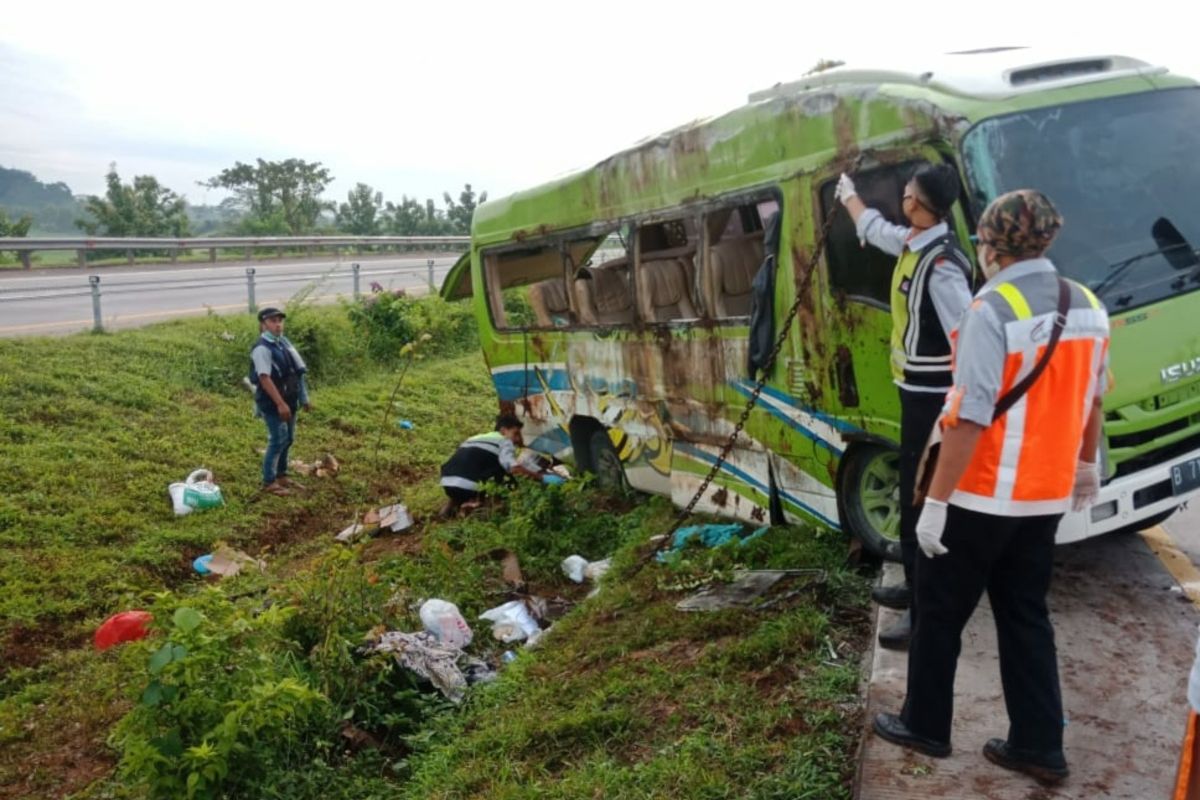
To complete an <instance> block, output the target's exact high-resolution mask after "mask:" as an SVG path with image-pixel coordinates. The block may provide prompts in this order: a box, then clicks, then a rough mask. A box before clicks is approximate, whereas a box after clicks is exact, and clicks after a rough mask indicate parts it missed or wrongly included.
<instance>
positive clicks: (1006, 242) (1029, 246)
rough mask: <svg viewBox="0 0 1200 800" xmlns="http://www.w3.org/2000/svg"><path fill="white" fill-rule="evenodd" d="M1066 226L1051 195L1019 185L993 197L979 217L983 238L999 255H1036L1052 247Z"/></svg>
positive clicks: (1025, 256)
mask: <svg viewBox="0 0 1200 800" xmlns="http://www.w3.org/2000/svg"><path fill="white" fill-rule="evenodd" d="M1062 226H1063V218H1062V215H1061V214H1059V213H1058V209H1056V208H1055V207H1054V204H1053V203H1051V202H1050V198H1048V197H1046V195H1044V194H1042V193H1041V192H1039V191H1037V190H1036V189H1017V190H1016V191H1014V192H1008V193H1007V194H1002V195H1000V196H999V197H997V198H996V199H995V200H993V201H992V202H991V203H990V204H989V205H988V207H987V210H985V211H984V212H983V216H981V217H980V218H979V229H978V234H979V241H980V242H981V243H984V244H987V245H988V246H990V247H991V248H992V249H993V250H995V251H996V253H997V254H999V255H1005V256H1015V257H1018V258H1034V257H1036V256H1040V255H1041V254H1042V253H1045V252H1046V251H1047V250H1049V249H1050V245H1051V244H1052V243H1053V242H1054V237H1055V236H1057V235H1058V232H1059V230H1060V229H1062Z"/></svg>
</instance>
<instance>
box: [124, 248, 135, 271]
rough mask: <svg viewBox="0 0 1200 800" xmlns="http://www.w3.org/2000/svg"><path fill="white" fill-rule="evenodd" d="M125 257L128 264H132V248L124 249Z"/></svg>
mask: <svg viewBox="0 0 1200 800" xmlns="http://www.w3.org/2000/svg"><path fill="white" fill-rule="evenodd" d="M125 259H126V260H127V261H128V262H129V266H131V267H132V266H133V251H132V250H126V251H125Z"/></svg>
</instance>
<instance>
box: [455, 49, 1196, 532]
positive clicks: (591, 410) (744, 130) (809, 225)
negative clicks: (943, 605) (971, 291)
mask: <svg viewBox="0 0 1200 800" xmlns="http://www.w3.org/2000/svg"><path fill="white" fill-rule="evenodd" d="M1197 119H1200V88H1198V87H1197V85H1196V84H1195V83H1194V82H1193V81H1190V80H1187V79H1184V78H1181V77H1177V76H1173V75H1171V74H1168V73H1167V71H1166V70H1164V69H1161V68H1155V67H1153V66H1151V65H1149V64H1146V63H1144V62H1141V61H1137V60H1134V59H1131V58H1126V57H1121V56H1109V55H1106V56H1097V57H1094V58H1082V59H1080V58H1074V59H1039V58H1036V57H1034V56H1033V55H1031V53H1030V52H1029V51H1024V50H1019V49H1012V50H1004V51H989V52H981V53H971V54H956V55H950V56H946V57H944V58H943V59H941V60H940V61H939V62H938V63H937V65H936V68H935V69H933V70H932V71H922V72H917V71H914V72H904V71H863V70H850V69H845V68H839V69H834V70H830V71H827V72H823V73H819V74H816V75H812V76H810V77H807V78H804V79H802V80H800V81H798V82H795V83H791V84H785V85H780V86H776V87H774V88H772V89H770V90H767V91H764V92H761V93H757V94H755V95H752V96H751V98H750V102H749V104H748V105H746V106H744V107H742V108H739V109H737V110H735V111H732V112H730V113H728V114H725V115H724V116H721V117H718V118H715V119H710V120H705V121H701V122H697V123H693V124H690V125H688V126H686V127H683V128H679V129H677V130H672V131H670V132H668V133H665V134H663V135H662V136H659V137H657V138H654V139H650V140H647V141H645V142H643V143H641V144H639V145H637V146H635V147H633V148H631V149H629V150H626V151H624V152H621V153H618V154H617V155H614V156H612V157H611V158H608V159H606V160H605V161H602V162H601V163H599V164H597V165H596V166H595V167H593V168H591V169H587V170H583V171H581V172H578V173H575V174H572V175H569V176H567V177H564V178H561V179H559V180H556V181H554V182H552V183H549V184H546V185H544V186H540V187H537V188H533V189H529V190H527V191H523V192H519V193H517V194H514V195H512V196H509V197H506V198H502V199H497V200H490V201H489V202H487V203H485V204H484V205H482V206H481V207H480V208H479V209H478V210H477V211H476V213H475V218H474V224H473V230H472V243H471V249H470V252H469V253H467V254H466V255H465V256H464V257H463V259H462V260H461V261H460V262H459V263H458V264H457V265H456V266H455V267H454V269H453V270H452V271H451V273H450V274H449V275H448V276H447V279H446V281H445V283H444V285H443V287H442V295H443V297H445V298H447V299H456V298H463V297H466V296H468V295H472V294H473V296H474V304H475V311H476V317H477V319H478V323H479V331H480V338H481V340H482V345H483V352H484V357H485V359H486V361H487V365H488V368H489V369H490V371H491V375H492V379H493V381H494V384H495V387H496V392H497V393H498V395H499V400H500V403H501V405H502V406H503V407H505V408H511V409H512V410H514V411H515V412H516V413H517V414H519V415H520V416H521V417H522V418H523V419H524V420H525V422H526V428H525V432H526V437H525V438H526V441H527V442H528V443H529V444H530V445H531V446H532V447H533V448H534V449H536V450H538V451H541V452H543V453H546V454H548V455H552V456H556V457H559V458H564V459H569V460H573V461H574V463H575V464H576V465H577V466H578V467H580V468H582V469H587V470H591V471H593V472H595V473H597V474H598V475H599V476H600V478H601V479H602V480H604V481H607V482H610V483H614V484H627V485H629V486H631V487H633V488H636V489H639V490H641V491H644V492H654V493H658V494H663V495H667V496H669V497H671V498H672V500H673V501H674V502H675V503H676V504H679V505H683V504H686V503H687V502H688V501H689V500H690V499H691V498H692V496H693V495H694V494H695V492H696V491H697V489H698V488H699V487H700V485H701V482H702V480H703V478H704V476H705V475H706V474H707V473H708V471H709V469H710V467H711V466H712V465H713V464H714V463H715V462H716V460H717V457H718V454H719V453H720V451H721V449H722V446H723V445H724V444H725V442H726V441H727V440H728V439H729V438H730V436H731V434H732V433H733V429H734V425H735V422H736V420H737V419H738V418H739V416H740V415H741V413H742V410H743V408H744V407H745V404H746V402H747V399H748V398H749V396H750V395H751V394H752V392H753V391H754V388H755V385H756V377H757V376H756V375H755V374H754V373H753V372H752V371H751V369H750V367H749V365H748V354H749V350H750V346H749V335H750V325H749V322H750V319H749V315H750V313H751V307H752V300H751V297H752V285H753V283H754V280H755V277H756V275H758V274H759V271H760V270H763V269H766V270H768V271H769V274H765V275H764V276H763V279H764V280H766V279H767V278H771V279H772V281H771V282H770V283H769V295H766V296H770V297H771V298H772V301H773V320H772V324H773V325H774V326H775V331H776V332H778V331H779V330H780V326H781V325H782V322H783V321H784V317H785V315H786V313H787V311H788V310H789V309H790V307H791V306H792V304H793V302H796V301H798V302H799V312H798V315H797V317H796V320H795V323H794V324H793V325H792V326H791V328H790V330H789V331H788V333H787V338H786V341H785V342H784V344H783V347H782V350H781V352H780V353H779V357H778V359H777V360H776V361H775V363H774V364H773V365H772V366H771V368H770V370H769V371H768V372H767V373H766V375H765V379H766V384H765V386H764V388H763V390H762V393H761V396H760V398H759V400H758V402H757V405H756V406H755V408H754V410H753V411H752V413H751V414H750V417H749V419H748V421H747V424H746V426H745V429H744V431H743V432H742V434H741V435H740V436H739V437H738V439H737V441H736V443H735V446H734V447H733V449H732V451H731V453H730V455H729V458H728V460H727V461H726V462H725V463H724V464H723V465H722V467H721V469H720V472H719V473H718V475H717V476H716V478H715V480H714V481H713V483H712V484H711V485H710V486H709V487H708V489H707V490H706V492H705V494H704V496H703V497H702V498H701V499H700V502H699V504H698V505H697V507H696V508H697V510H699V511H704V512H710V513H714V514H719V515H726V516H732V517H736V518H740V519H744V520H747V521H751V522H768V521H769V522H780V521H784V520H786V521H792V522H804V523H812V524H818V525H822V526H826V527H829V528H834V529H840V530H845V531H847V532H848V533H850V534H852V535H854V536H857V537H859V538H860V539H861V540H862V541H863V543H864V544H865V545H866V546H867V547H868V548H869V549H870V550H872V551H874V552H877V553H882V552H884V551H886V550H887V549H889V543H890V542H891V541H892V540H894V539H895V538H896V536H897V526H898V522H899V508H898V503H899V500H898V498H899V492H898V490H897V472H896V446H897V441H898V425H899V408H898V399H897V393H896V388H895V387H894V386H893V384H892V382H891V376H890V373H889V368H888V358H889V347H888V338H889V330H890V318H889V312H888V288H889V281H890V277H891V269H892V264H893V261H894V259H892V257H890V256H885V255H884V254H883V253H881V252H879V251H876V250H874V249H873V248H871V247H870V246H866V247H864V246H862V245H861V244H860V242H859V241H858V240H857V238H856V236H855V233H854V227H853V224H852V223H851V221H850V218H849V216H848V215H847V214H845V213H844V212H843V211H842V210H841V209H840V208H839V206H838V205H837V204H836V203H835V201H834V197H833V191H834V184H835V182H836V180H837V177H838V175H839V173H841V172H842V171H843V170H849V169H853V170H854V172H855V182H856V184H857V186H858V191H859V194H860V196H862V198H863V200H864V201H865V202H867V204H868V205H871V206H874V207H876V208H879V209H880V210H881V211H883V212H884V214H885V216H887V217H888V218H890V219H891V220H893V221H901V220H900V210H899V206H900V198H901V193H902V189H903V186H904V184H905V182H906V180H907V179H908V177H909V176H910V175H911V173H912V171H913V169H914V168H915V167H916V166H917V165H919V164H922V163H926V162H945V163H949V164H952V165H953V166H955V167H956V168H957V170H958V172H959V175H960V176H961V178H962V194H961V197H960V200H959V202H958V203H957V204H956V206H955V209H954V212H953V221H952V223H951V224H952V225H953V226H954V227H955V228H956V230H957V232H958V235H959V238H960V240H961V241H962V242H964V244H966V243H968V242H969V241H970V235H971V232H972V230H973V227H974V223H973V221H974V219H975V218H976V216H977V215H978V214H979V213H981V212H982V210H983V209H984V207H985V206H986V205H987V203H988V202H989V201H990V200H991V199H992V198H993V197H995V196H997V195H998V194H1001V193H1003V192H1006V191H1009V190H1011V189H1016V188H1023V187H1035V188H1038V189H1040V190H1042V191H1044V192H1045V193H1046V194H1048V195H1049V196H1050V197H1051V198H1052V199H1053V200H1054V202H1055V204H1056V205H1057V206H1058V208H1059V209H1060V210H1061V212H1062V213H1063V216H1064V217H1065V219H1066V225H1065V227H1064V229H1063V232H1062V235H1061V236H1060V237H1059V239H1058V240H1057V241H1056V242H1055V244H1054V247H1053V249H1052V250H1051V253H1050V255H1051V257H1052V258H1053V260H1054V262H1055V263H1056V264H1057V265H1058V267H1059V269H1060V270H1061V271H1062V272H1063V273H1064V274H1065V275H1067V276H1068V277H1071V278H1074V279H1075V280H1077V281H1080V282H1082V283H1085V284H1087V285H1088V286H1090V287H1091V288H1092V290H1093V291H1094V292H1095V293H1096V294H1097V295H1098V296H1099V297H1100V298H1101V300H1102V301H1103V302H1104V303H1105V304H1106V305H1107V307H1108V309H1109V311H1110V313H1111V316H1112V325H1113V331H1112V370H1113V373H1114V376H1113V377H1114V380H1113V382H1112V389H1111V391H1110V393H1109V394H1108V396H1107V398H1106V404H1105V410H1106V437H1105V446H1104V449H1103V470H1104V476H1105V485H1104V487H1103V489H1102V490H1101V493H1100V497H1099V499H1098V501H1097V503H1096V505H1095V506H1094V507H1093V508H1091V509H1090V510H1089V511H1087V512H1085V513H1083V514H1074V515H1068V517H1067V519H1065V520H1064V522H1063V524H1062V526H1061V527H1060V529H1059V540H1060V541H1071V540H1075V539H1081V538H1084V537H1087V536H1092V535H1096V534H1099V533H1103V532H1106V531H1112V530H1118V529H1133V528H1140V527H1145V526H1148V525H1150V524H1153V523H1154V522H1156V521H1159V520H1161V519H1163V518H1165V517H1166V516H1167V515H1169V514H1170V513H1171V512H1172V511H1173V510H1174V509H1175V508H1176V507H1178V506H1179V505H1180V504H1181V503H1183V502H1185V501H1186V500H1188V499H1189V498H1191V497H1193V496H1194V495H1195V494H1196V493H1197V491H1198V490H1200V292H1198V291H1197V290H1198V289H1200V257H1198V256H1197V251H1196V245H1197V242H1200V213H1197V203H1198V201H1197V198H1198V197H1200V162H1198V159H1197V154H1200V126H1197V125H1196V124H1195V121H1196V120H1197ZM831 216H832V219H830V218H831ZM827 220H828V221H829V224H830V234H829V238H828V242H827V246H826V247H825V249H824V252H823V253H821V254H820V257H819V258H815V259H814V253H815V250H816V241H817V238H818V236H819V232H820V231H821V229H822V228H823V227H824V226H825V224H826V221H827ZM769 228H771V229H773V231H768V229H769ZM968 246H969V245H968ZM764 265H766V266H764Z"/></svg>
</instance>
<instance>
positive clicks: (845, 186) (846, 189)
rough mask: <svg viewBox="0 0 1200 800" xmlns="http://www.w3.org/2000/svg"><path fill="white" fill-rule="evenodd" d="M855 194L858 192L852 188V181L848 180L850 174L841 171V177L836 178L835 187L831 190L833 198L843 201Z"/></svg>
mask: <svg viewBox="0 0 1200 800" xmlns="http://www.w3.org/2000/svg"><path fill="white" fill-rule="evenodd" d="M857 194H858V192H857V191H855V189H854V181H852V180H850V176H849V175H847V174H846V173H844V172H843V173H842V177H840V178H838V182H837V188H836V189H834V190H833V198H834V199H835V200H837V201H838V202H839V203H845V202H846V201H847V200H849V199H850V198H851V197H854V196H855V195H857Z"/></svg>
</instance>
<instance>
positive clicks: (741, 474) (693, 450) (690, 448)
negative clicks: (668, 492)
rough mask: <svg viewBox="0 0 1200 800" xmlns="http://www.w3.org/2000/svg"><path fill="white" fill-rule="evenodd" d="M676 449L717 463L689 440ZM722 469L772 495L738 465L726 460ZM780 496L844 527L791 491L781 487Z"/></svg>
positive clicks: (829, 521) (829, 523) (832, 524)
mask: <svg viewBox="0 0 1200 800" xmlns="http://www.w3.org/2000/svg"><path fill="white" fill-rule="evenodd" d="M675 449H676V450H680V451H682V452H683V453H685V454H687V455H690V456H694V457H695V458H697V459H698V460H700V461H704V462H706V463H708V464H710V465H711V464H715V463H717V457H716V456H714V455H712V454H710V453H707V452H705V451H704V450H701V449H699V448H697V447H695V446H694V445H691V444H688V443H687V442H676V443H675ZM721 471H722V472H728V473H729V474H730V475H733V476H734V477H735V478H737V479H739V480H740V481H742V482H743V483H746V484H749V485H750V486H751V487H752V488H754V489H757V490H758V491H759V492H760V493H762V494H763V495H766V496H767V497H770V496H771V489H770V487H769V486H767V485H766V484H764V483H762V481H760V480H758V479H757V478H755V477H754V476H753V475H751V474H750V473H748V472H746V471H745V470H742V469H739V468H738V467H735V466H734V465H732V464H730V463H729V462H725V463H724V464H722V465H721ZM779 496H780V497H781V498H782V499H784V500H787V501H788V502H789V503H791V504H792V505H794V506H796V507H797V508H799V509H801V510H802V511H804V512H805V513H806V514H809V515H810V516H812V517H815V518H816V519H819V520H821V522H823V523H825V524H826V525H828V526H829V527H831V528H833V529H834V530H835V531H839V530H841V529H842V526H841V525H839V524H838V523H837V521H836V520H832V519H830V518H829V517H827V516H825V515H824V514H822V513H821V512H820V511H817V510H816V509H815V508H813V507H812V506H810V505H809V504H808V503H805V502H804V501H802V500H800V498H798V497H796V496H795V495H794V494H792V493H791V492H785V491H783V490H782V489H781V490H780V491H779Z"/></svg>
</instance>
